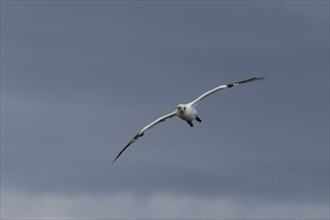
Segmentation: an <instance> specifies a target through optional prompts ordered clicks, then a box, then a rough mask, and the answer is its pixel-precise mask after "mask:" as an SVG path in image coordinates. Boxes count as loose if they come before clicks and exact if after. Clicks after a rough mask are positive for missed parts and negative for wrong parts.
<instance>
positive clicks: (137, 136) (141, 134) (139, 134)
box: [112, 133, 143, 164]
mask: <svg viewBox="0 0 330 220" xmlns="http://www.w3.org/2000/svg"><path fill="white" fill-rule="evenodd" d="M142 136H143V133H138V134H137V135H135V137H134V138H133V139H132V140H131V141H130V142H129V143H128V144H127V145H126V146H125V147H124V148H123V149H122V150H121V151H120V152H119V154H118V155H117V157H116V158H115V159H114V160H113V161H112V164H113V163H115V162H116V160H117V159H118V158H119V157H120V155H121V154H122V153H123V152H124V151H125V150H126V148H128V147H129V146H130V145H131V144H133V143H134V142H135V141H136V140H137V139H138V138H139V137H142Z"/></svg>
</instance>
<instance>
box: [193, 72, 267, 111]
mask: <svg viewBox="0 0 330 220" xmlns="http://www.w3.org/2000/svg"><path fill="white" fill-rule="evenodd" d="M264 78H265V77H253V78H251V79H246V80H242V81H239V82H235V83H230V84H227V85H221V86H218V87H216V88H214V89H211V90H210V91H207V92H205V93H204V94H203V95H201V96H199V97H198V98H197V99H195V100H194V101H192V102H190V103H189V104H191V105H192V106H196V105H197V104H198V103H199V102H200V101H202V100H203V99H205V98H206V97H208V96H209V95H212V94H213V93H216V92H218V91H220V90H222V89H226V88H231V87H233V86H237V85H240V84H243V83H247V82H253V81H257V80H261V79H264Z"/></svg>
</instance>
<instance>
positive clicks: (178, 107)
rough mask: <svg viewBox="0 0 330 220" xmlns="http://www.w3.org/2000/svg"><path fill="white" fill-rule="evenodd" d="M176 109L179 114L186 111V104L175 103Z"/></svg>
mask: <svg viewBox="0 0 330 220" xmlns="http://www.w3.org/2000/svg"><path fill="white" fill-rule="evenodd" d="M176 109H177V110H178V112H179V113H180V114H183V113H184V112H185V111H186V106H185V105H184V104H179V105H177V107H176Z"/></svg>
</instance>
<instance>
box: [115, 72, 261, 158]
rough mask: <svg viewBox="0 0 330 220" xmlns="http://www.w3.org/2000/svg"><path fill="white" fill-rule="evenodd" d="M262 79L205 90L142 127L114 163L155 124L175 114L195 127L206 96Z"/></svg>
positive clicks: (252, 79)
mask: <svg viewBox="0 0 330 220" xmlns="http://www.w3.org/2000/svg"><path fill="white" fill-rule="evenodd" d="M261 79H264V77H253V78H250V79H246V80H242V81H239V82H235V83H230V84H227V85H221V86H218V87H216V88H214V89H211V90H209V91H207V92H205V93H204V94H203V95H201V96H199V97H198V98H197V99H195V100H194V101H192V102H189V103H187V104H179V105H177V108H176V110H175V111H174V112H171V113H169V114H167V115H164V116H162V117H160V118H158V119H156V120H155V121H153V122H151V123H150V124H148V125H147V126H145V127H144V128H142V130H141V131H140V132H139V133H138V134H137V135H135V136H134V137H133V139H132V140H131V141H130V142H129V143H128V144H127V145H126V146H125V147H124V148H123V149H122V150H121V151H120V152H119V154H118V155H117V157H116V158H115V159H114V160H113V162H112V163H114V162H115V161H116V160H117V159H118V158H119V157H120V155H121V154H122V153H123V152H124V151H125V150H126V148H128V146H130V145H131V144H133V143H134V142H135V141H136V140H137V139H139V138H140V137H142V136H143V135H144V133H145V132H146V131H147V130H149V129H150V128H153V127H154V126H155V125H157V124H159V123H160V122H163V121H165V120H166V119H168V118H173V117H174V116H178V117H179V118H181V119H182V120H184V121H186V122H187V123H188V124H189V125H190V127H193V126H194V124H193V121H194V120H196V121H198V122H202V120H201V118H200V117H198V115H197V111H196V106H197V105H198V104H199V102H200V101H202V100H203V99H205V98H206V97H208V96H210V95H212V94H214V93H216V92H218V91H220V90H222V89H226V88H231V87H233V86H237V85H240V84H243V83H247V82H253V81H257V80H261Z"/></svg>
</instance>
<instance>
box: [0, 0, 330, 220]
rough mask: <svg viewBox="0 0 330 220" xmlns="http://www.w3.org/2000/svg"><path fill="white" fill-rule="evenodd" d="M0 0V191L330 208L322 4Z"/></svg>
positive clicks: (326, 47)
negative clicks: (197, 120)
mask: <svg viewBox="0 0 330 220" xmlns="http://www.w3.org/2000/svg"><path fill="white" fill-rule="evenodd" d="M1 4H2V5H1V6H2V7H1V190H2V191H4V190H5V191H6V190H11V191H13V192H16V191H17V192H22V196H24V195H23V194H24V193H27V194H30V193H31V194H33V193H36V194H39V193H44V194H47V195H48V194H52V193H54V194H56V193H59V194H68V195H72V194H78V195H79V194H82V193H89V194H91V197H93V196H99V195H102V194H109V195H114V194H116V193H119V194H120V192H132V193H134V194H136V195H137V198H142V197H143V195H151V194H153V193H155V192H157V193H164V194H169V195H170V194H178V193H183V194H186V195H188V196H191V197H195V198H196V199H195V200H196V202H197V201H198V198H202V197H204V198H205V199H206V200H209V199H211V200H212V199H217V198H220V197H221V198H222V197H230V198H235V199H238V200H244V199H247V198H251V199H252V198H253V199H255V200H259V201H260V200H262V201H264V202H265V203H267V202H269V204H271V203H283V204H286V203H285V202H288V203H291V202H292V203H295V202H303V201H306V200H310V204H312V205H311V207H314V204H322V205H321V206H322V207H323V204H328V202H329V200H328V195H329V187H328V186H329V179H328V174H329V166H328V162H329V155H328V152H329V138H328V137H329V136H328V134H329V123H328V122H329V114H328V113H329V63H328V62H329V41H328V39H329V32H328V25H329V21H328V19H326V18H327V17H328V16H329V13H328V11H324V9H323V8H324V7H325V6H328V3H327V2H323V3H320V2H317V3H311V2H308V3H306V2H292V3H290V4H289V5H288V4H286V3H282V2H276V3H274V2H273V3H269V4H268V3H264V2H259V3H256V2H248V3H246V4H243V5H242V4H241V3H240V2H233V3H231V2H230V3H229V2H209V3H205V4H200V3H198V2H191V3H189V2H186V3H182V5H180V4H177V3H174V2H171V3H164V2H163V3H134V4H133V3H128V2H126V3H118V4H116V3H114V2H97V3H94V2H93V3H92V2H77V3H72V5H71V4H69V3H66V2H61V3H60V2H47V3H41V2H24V3H23V2H8V1H7V2H2V3H1ZM310 5H312V6H313V7H309V6H310ZM325 8H326V7H325ZM255 75H260V76H266V77H268V78H267V80H264V81H260V82H256V83H253V84H249V85H244V86H243V85H242V86H241V87H235V88H233V89H230V90H225V91H223V92H222V93H221V94H220V93H219V94H217V95H214V96H213V97H210V99H208V100H206V101H205V102H204V103H202V104H201V105H200V106H199V108H198V111H199V115H200V116H201V117H202V119H203V123H201V124H198V125H197V126H195V127H194V128H193V129H191V128H190V127H188V126H187V125H186V124H185V123H183V122H182V121H181V120H179V119H175V120H169V121H168V122H166V123H164V124H162V125H159V126H158V127H156V128H155V129H152V130H151V131H150V132H148V134H147V135H145V136H144V137H143V138H141V140H139V141H137V142H136V143H134V145H133V146H131V147H130V148H129V150H128V151H127V152H125V154H123V157H122V158H120V160H119V161H118V162H117V163H116V164H114V165H112V164H111V161H112V160H113V158H114V157H115V155H116V154H117V153H118V152H119V151H120V149H121V147H123V146H124V145H125V144H126V143H127V142H128V141H129V140H130V138H132V137H133V136H134V135H135V134H136V133H137V132H138V130H139V129H141V128H142V127H143V126H145V125H146V124H147V123H149V122H151V121H152V120H154V119H155V118H157V117H159V116H161V115H163V114H166V113H168V112H170V111H172V110H173V109H174V108H175V106H176V104H178V103H184V102H189V101H191V100H192V99H193V98H196V97H197V96H198V95H200V94H201V93H202V92H204V91H207V90H209V89H211V88H213V87H215V86H218V85H219V84H223V83H230V82H233V81H237V80H242V79H245V78H248V77H251V76H255ZM23 192H24V193H23ZM18 194H19V193H18ZM17 196H18V198H19V197H20V195H17ZM28 197H29V196H28ZM53 199H54V197H51V198H50V199H49V201H50V202H52V200H53ZM65 199H67V198H65ZM158 199H159V201H160V203H161V201H162V199H164V198H163V197H160V198H158ZM18 200H19V199H18ZM27 200H28V199H27ZM55 200H56V199H55ZM179 200H180V199H179ZM179 200H176V199H174V201H179ZM3 201H5V203H6V202H7V201H6V200H3ZM134 201H135V200H134ZM164 201H165V203H166V205H168V204H169V203H171V202H168V201H167V200H166V198H165V199H164ZM166 201H167V202H166ZM71 202H72V201H70V203H71ZM75 202H76V200H75V201H73V202H72V203H75ZM15 203H16V202H15ZM132 203H134V202H132ZM308 205H309V204H308V203H306V206H308ZM6 206H7V205H6ZM197 206H198V204H197ZM201 206H203V205H201ZM284 206H285V205H283V206H281V207H284ZM306 206H304V207H305V208H306ZM140 208H141V207H138V208H136V207H135V208H134V207H133V206H132V209H133V210H138V209H140ZM300 208H301V207H300ZM300 208H299V209H300ZM92 209H93V207H92ZM155 209H156V207H155ZM169 209H170V208H169ZM265 210H268V209H265ZM293 210H295V209H293ZM306 210H308V209H306ZM322 210H324V209H323V208H322ZM53 211H54V213H55V214H54V215H60V214H59V213H61V212H62V211H63V210H59V211H56V210H53ZM91 212H92V211H91ZM168 212H171V211H168ZM48 213H52V212H51V211H50V212H48ZM63 213H66V211H65V210H64V211H63ZM155 213H159V212H155ZM202 213H204V211H203V212H202ZM272 213H274V212H272V211H271V210H270V211H269V215H270V216H271V217H276V215H274V216H272ZM292 213H293V212H292ZM313 213H315V212H313ZM322 213H324V212H323V211H322ZM140 214H141V215H142V211H141V213H140ZM140 214H139V215H140ZM245 214H247V213H245ZM50 215H51V214H50ZM196 215H197V214H196ZM201 215H202V214H201ZM63 216H64V217H65V216H67V215H66V214H63ZM68 216H71V215H70V213H69V214H68ZM86 216H89V214H86ZM178 216H179V214H178ZM197 216H198V215H197ZM229 216H230V215H229ZM247 216H248V214H247ZM252 216H253V215H252ZM290 216H293V214H288V217H290ZM315 216H316V215H315ZM294 217H299V215H297V216H294Z"/></svg>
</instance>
